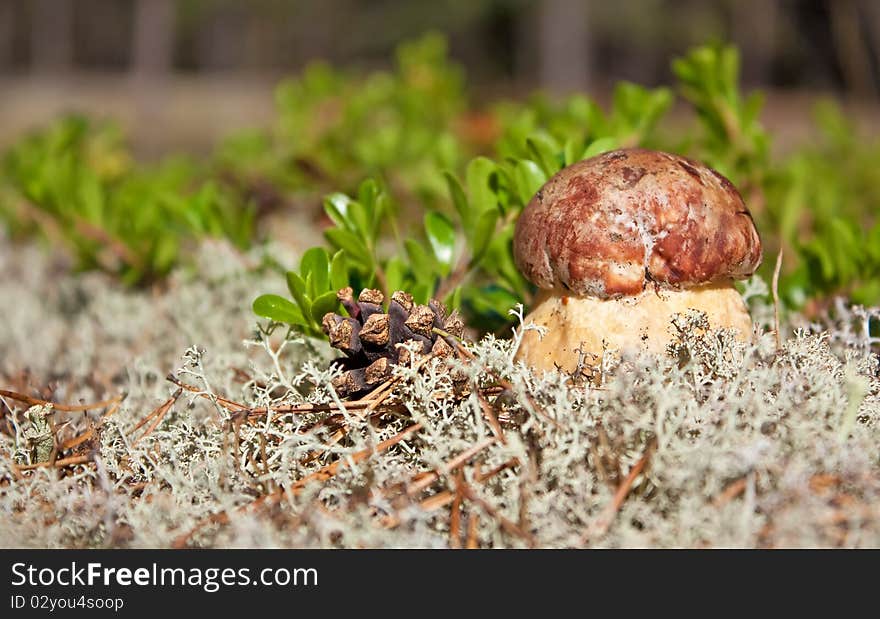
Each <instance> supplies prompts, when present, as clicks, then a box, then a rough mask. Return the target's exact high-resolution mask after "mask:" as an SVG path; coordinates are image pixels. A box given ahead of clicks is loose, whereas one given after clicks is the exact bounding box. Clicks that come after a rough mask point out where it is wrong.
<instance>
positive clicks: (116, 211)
mask: <svg viewBox="0 0 880 619" xmlns="http://www.w3.org/2000/svg"><path fill="white" fill-rule="evenodd" d="M130 161H131V157H130V156H129V154H128V152H127V151H126V150H125V148H124V145H123V143H122V139H121V136H120V134H119V132H118V130H117V129H116V128H115V127H113V126H110V125H93V124H91V123H89V122H88V121H87V120H85V119H83V118H79V117H70V118H65V119H62V120H60V121H59V122H57V123H55V124H54V125H53V126H51V127H49V128H48V129H46V130H43V131H40V132H37V133H34V134H32V135H30V136H29V137H27V138H25V139H24V140H22V141H21V142H19V143H18V144H16V145H15V146H14V147H13V148H12V149H11V150H10V151H9V152H8V153H6V156H5V157H4V159H3V172H4V175H3V189H2V193H0V213H2V216H3V218H4V219H5V220H6V221H7V222H8V224H9V227H10V229H11V230H12V231H13V233H18V234H25V233H29V232H30V233H34V232H37V231H39V232H40V233H42V235H43V236H44V237H45V238H46V240H47V241H48V242H49V243H50V244H51V245H53V246H55V247H56V248H59V249H65V250H68V251H69V252H70V253H71V254H72V255H73V256H74V258H75V260H76V264H77V266H78V267H79V268H82V269H94V268H97V269H102V270H105V271H108V272H111V273H114V274H117V275H119V276H120V277H121V278H122V280H123V281H124V282H126V283H132V284H133V283H138V282H142V281H145V280H149V279H152V278H155V277H158V276H162V275H164V274H166V273H167V272H168V271H169V269H170V268H171V267H172V266H173V265H174V263H175V262H176V261H177V259H178V257H179V255H180V253H181V250H182V249H183V248H184V246H185V245H186V244H187V243H189V242H191V241H192V240H195V239H197V238H200V237H207V236H213V237H224V238H228V239H230V240H232V241H234V242H235V243H236V244H237V245H239V246H242V247H243V246H246V245H247V244H248V243H249V242H250V240H251V235H252V229H253V228H252V224H253V218H252V209H249V208H244V207H242V206H241V205H240V204H239V203H237V202H236V201H234V200H233V197H232V196H231V195H230V194H228V193H224V192H223V191H222V190H221V189H220V187H219V186H218V185H217V184H216V183H212V182H205V183H199V182H198V181H197V173H196V168H195V166H194V165H193V164H191V163H190V162H188V161H186V160H184V159H168V160H166V161H164V162H162V163H161V164H159V165H158V166H155V167H152V168H149V167H143V166H139V167H135V166H132V165H131V163H130Z"/></svg>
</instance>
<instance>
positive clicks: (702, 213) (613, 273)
mask: <svg viewBox="0 0 880 619" xmlns="http://www.w3.org/2000/svg"><path fill="white" fill-rule="evenodd" d="M513 251H514V258H515V261H516V265H517V267H518V268H519V270H520V272H521V273H522V274H523V275H524V276H525V277H526V278H527V279H528V280H529V281H531V282H532V283H533V284H535V285H536V286H538V288H539V289H540V290H539V292H538V294H537V295H536V297H535V299H534V304H533V307H532V309H531V312H530V314H529V315H528V316H527V317H526V321H530V322H532V323H534V324H536V325H540V326H544V327H547V331H546V333H545V335H544V336H543V337H541V336H540V335H539V334H538V333H537V332H536V331H535V330H528V331H526V333H525V334H524V337H523V340H522V344H521V345H520V348H519V351H518V352H517V359H519V360H522V361H523V362H525V363H526V364H527V365H529V366H531V367H532V368H534V369H537V370H550V369H554V368H557V367H558V368H559V369H561V370H564V371H567V372H573V371H575V370H576V369H577V368H578V367H579V363H583V361H584V360H585V359H586V360H587V362H589V360H590V355H594V356H595V357H594V358H596V359H598V358H600V357H601V355H602V354H603V353H604V351H606V350H618V351H621V352H622V351H624V350H631V349H642V350H648V351H652V352H662V351H663V350H664V349H665V346H666V344H667V343H668V341H669V339H670V335H669V329H670V322H671V320H672V317H673V315H674V314H676V313H684V312H686V311H687V310H688V309H691V308H692V309H696V310H700V311H702V312H705V313H706V315H707V317H708V320H709V324H710V326H711V327H713V328H720V327H729V328H733V329H735V330H736V331H737V336H738V337H739V338H740V339H748V338H749V337H751V333H752V322H751V318H750V317H749V314H748V310H747V308H746V305H745V303H744V302H743V300H742V298H741V297H740V295H739V293H738V292H737V290H736V288H734V285H733V281H734V280H735V279H744V278H746V277H748V276H749V275H751V274H752V273H754V271H755V269H757V267H758V265H759V264H760V263H761V239H760V237H759V236H758V231H757V230H756V228H755V223H754V221H753V220H752V216H751V213H749V210H748V208H746V205H745V204H744V203H743V199H742V197H741V196H740V194H739V192H738V191H737V190H736V188H735V187H734V186H733V184H732V183H731V182H730V181H729V180H727V179H726V178H725V177H724V176H722V175H721V174H719V173H718V172H716V171H715V170H712V169H710V168H708V167H706V166H705V165H703V164H701V163H698V162H696V161H693V160H691V159H687V158H684V157H680V156H677V155H672V154H669V153H664V152H658V151H651V150H642V149H622V150H616V151H611V152H607V153H604V154H602V155H599V156H597V157H593V158H591V159H585V160H583V161H580V162H578V163H575V164H573V165H571V166H569V167H567V168H565V169H563V170H561V171H560V172H558V173H557V174H556V175H554V176H553V177H552V178H551V179H550V180H548V181H547V183H545V184H544V186H543V187H542V188H541V189H540V190H539V191H538V192H537V194H535V196H534V197H533V198H532V199H531V201H530V202H529V204H528V205H527V206H526V208H525V209H524V210H523V212H522V214H521V215H520V218H519V220H518V221H517V224H516V231H515V234H514V240H513Z"/></svg>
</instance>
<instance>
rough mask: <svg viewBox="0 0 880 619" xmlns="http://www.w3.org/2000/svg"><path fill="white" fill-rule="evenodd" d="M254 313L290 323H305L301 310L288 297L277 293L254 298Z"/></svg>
mask: <svg viewBox="0 0 880 619" xmlns="http://www.w3.org/2000/svg"><path fill="white" fill-rule="evenodd" d="M253 310H254V314H256V315H257V316H262V317H263V318H268V319H270V320H274V321H275V322H284V323H287V324H290V325H305V324H306V321H305V320H304V319H303V315H302V312H301V311H300V309H299V308H298V307H297V306H296V305H294V304H293V303H292V302H291V301H289V300H288V299H285V298H284V297H280V296H278V295H277V294H264V295H261V296H259V297H257V298H256V299H254V304H253Z"/></svg>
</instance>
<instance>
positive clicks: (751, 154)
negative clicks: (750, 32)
mask: <svg viewBox="0 0 880 619" xmlns="http://www.w3.org/2000/svg"><path fill="white" fill-rule="evenodd" d="M673 70H674V73H675V75H676V77H677V78H678V90H679V92H680V93H681V96H682V97H683V98H684V99H685V100H686V101H687V102H689V103H690V104H691V105H692V106H693V109H694V111H695V112H696V122H695V123H693V124H692V125H691V126H690V127H689V129H688V130H687V131H686V132H684V133H683V134H677V135H676V137H674V138H669V137H664V136H663V135H662V134H661V132H660V131H659V129H660V128H662V124H663V119H664V114H665V113H666V111H667V110H668V109H669V107H670V106H671V104H672V101H673V99H672V94H671V91H670V90H668V89H666V88H659V89H655V90H648V89H644V88H642V87H639V86H637V85H634V84H629V83H622V84H619V85H618V86H617V87H616V89H615V91H614V96H613V99H612V106H611V108H610V109H609V110H608V111H607V112H603V110H602V109H601V108H600V107H599V106H598V105H597V104H596V103H595V102H594V101H592V100H590V99H589V98H587V97H585V96H582V95H577V96H574V97H570V98H568V99H565V100H563V101H561V102H558V103H557V102H554V101H552V100H550V99H548V98H546V97H542V96H536V97H533V98H532V99H531V100H530V101H528V102H527V103H525V104H514V103H509V104H505V105H502V106H499V108H498V110H497V114H498V117H499V118H500V119H501V124H502V126H503V132H502V135H501V137H500V138H499V140H498V142H497V144H496V159H494V160H493V159H489V158H485V157H479V158H477V159H474V160H472V161H471V162H470V163H469V164H468V165H467V166H466V173H465V180H464V182H461V181H460V180H459V179H458V178H457V176H456V175H455V174H453V173H452V172H449V171H447V172H446V179H447V182H448V197H447V200H448V201H449V202H451V203H452V205H453V207H454V208H453V209H452V210H451V211H450V210H449V209H444V208H443V206H442V204H440V205H437V204H434V203H428V202H425V203H423V204H422V210H423V212H424V225H423V228H422V229H421V230H418V229H416V230H413V231H412V233H411V234H412V236H410V237H407V238H405V239H404V240H403V241H402V242H401V241H400V240H399V238H396V240H395V242H394V244H393V245H394V250H393V251H390V252H387V253H385V254H381V253H378V252H377V248H379V247H380V246H382V243H381V242H380V239H379V237H378V236H377V233H378V231H379V228H371V229H370V230H369V231H367V230H366V229H365V228H364V227H363V226H360V225H359V224H358V223H357V221H358V220H359V219H364V218H367V219H371V218H373V217H374V216H377V217H378V219H376V220H375V221H379V220H381V219H382V218H384V217H385V216H386V215H387V216H388V217H390V218H393V216H394V212H395V211H394V209H393V208H389V207H387V206H386V207H384V210H383V211H382V214H381V215H376V214H375V213H374V212H373V211H372V210H371V208H372V207H371V206H370V204H369V203H366V204H364V203H363V201H361V202H357V201H354V200H351V199H349V198H346V197H344V196H340V195H338V194H335V195H334V196H331V198H329V199H328V202H327V205H326V210H327V213H328V215H329V216H330V218H331V219H332V220H333V222H334V224H335V226H336V227H334V228H331V229H330V230H328V231H327V232H326V236H327V239H328V241H329V242H330V244H331V245H332V246H333V248H334V250H338V251H341V252H343V254H342V255H344V256H346V257H347V258H346V260H347V263H348V264H351V265H358V268H357V269H355V270H354V272H352V273H351V274H350V279H349V282H348V283H349V284H351V285H353V286H354V287H355V288H358V287H359V286H378V287H380V288H383V289H384V290H385V291H386V292H387V291H389V290H394V289H397V288H399V287H401V286H404V287H407V288H408V289H412V291H413V292H414V293H415V295H416V297H417V299H427V298H428V297H430V296H432V295H437V296H439V297H441V298H443V299H444V300H445V301H446V302H447V303H448V304H450V305H452V306H453V307H456V308H459V307H460V308H462V309H463V310H464V311H465V314H466V316H467V319H468V322H469V323H470V324H471V325H473V326H475V327H477V328H479V329H483V330H497V329H499V328H501V327H503V325H504V323H505V321H506V320H507V315H506V311H507V309H509V308H510V307H511V306H512V305H513V304H515V303H517V302H526V303H527V302H528V300H529V296H530V287H529V285H528V284H527V282H525V281H524V280H523V279H522V277H521V276H520V275H519V274H518V273H517V272H516V269H515V267H514V265H513V258H512V254H511V251H512V248H511V239H512V234H513V226H514V224H515V221H516V218H517V216H518V214H519V212H520V210H521V209H522V208H523V207H524V206H525V204H527V203H528V201H529V200H530V199H531V197H532V195H533V194H534V193H535V192H536V191H537V189H538V188H539V187H540V186H541V185H542V184H543V183H544V182H546V181H547V179H548V178H549V177H550V176H552V175H553V174H554V173H556V172H557V171H559V170H560V169H561V168H562V167H564V166H567V165H570V164H572V163H574V162H576V161H579V160H581V159H584V158H587V157H591V156H593V155H596V154H599V153H601V152H604V151H607V150H611V149H613V148H618V147H629V146H643V147H653V148H660V149H664V150H670V151H674V152H681V153H683V154H686V155H689V156H692V157H695V158H698V159H701V160H703V161H706V162H707V163H708V164H709V165H711V166H713V167H715V168H716V169H718V170H719V171H721V172H722V173H724V174H725V175H727V176H728V177H730V178H731V179H732V180H733V181H734V183H735V184H737V186H738V187H739V188H740V189H741V191H742V193H743V195H744V197H745V199H746V202H747V203H748V204H749V205H750V207H751V209H752V211H753V214H754V216H755V218H756V220H757V222H758V228H759V230H761V232H762V235H763V236H764V240H765V247H766V251H767V253H769V254H773V253H775V252H776V251H777V249H778V248H779V247H780V246H781V245H782V244H784V245H785V246H786V247H787V248H788V254H787V256H788V258H787V260H786V263H785V264H786V267H787V268H786V269H785V275H784V277H783V279H782V282H781V292H782V295H783V299H784V300H785V301H786V302H787V303H788V304H789V305H790V306H792V307H800V306H802V305H803V304H804V303H805V302H806V301H807V300H808V299H810V298H813V297H815V298H817V299H819V300H821V299H827V298H830V297H831V296H833V295H834V294H840V293H849V294H851V295H852V296H853V299H854V300H856V301H857V302H862V303H867V304H872V303H877V302H878V301H880V278H878V277H877V273H880V261H878V258H877V256H878V249H877V248H878V247H880V243H878V241H880V222H877V223H875V222H874V216H873V213H874V212H876V210H877V202H876V200H877V193H878V192H877V190H876V186H877V184H876V182H874V181H875V175H876V172H875V170H876V169H877V167H876V162H877V157H878V156H880V151H878V150H877V147H876V145H861V144H860V143H859V142H858V140H857V138H856V134H855V131H854V129H853V128H852V127H850V126H848V125H847V123H845V122H844V121H843V119H842V117H841V116H840V115H839V113H837V112H834V111H833V110H834V108H829V107H826V108H822V109H821V110H820V111H821V115H820V118H819V126H820V128H821V130H822V134H823V136H824V137H823V140H822V142H821V143H820V145H819V146H818V147H816V148H813V149H804V150H802V151H801V152H797V153H795V154H794V155H792V156H789V157H787V158H784V159H782V160H780V161H774V160H772V159H771V157H770V142H771V140H770V136H769V135H768V134H767V132H766V131H765V130H764V129H763V127H762V126H761V124H760V122H759V120H758V117H759V114H760V111H761V107H762V96H761V95H760V93H754V94H752V95H750V96H748V97H746V96H743V95H742V93H741V92H740V89H739V84H738V79H739V58H738V54H737V52H736V50H735V49H733V48H730V47H723V46H719V45H713V46H705V47H700V48H697V49H695V50H693V51H691V52H690V53H688V54H687V55H685V56H684V57H682V58H679V59H677V60H675V61H674V62H673ZM681 135H683V137H680V136H681ZM377 186H380V185H378V184H375V185H370V187H374V188H375V187H377ZM370 191H375V189H371V190H370ZM362 193H363V188H362ZM379 195H384V194H382V193H381V192H380V194H379ZM389 199H390V198H389ZM349 211H350V212H351V214H352V215H351V218H349V217H348V216H345V215H343V214H344V213H346V212H349ZM371 220H372V219H371ZM390 229H391V230H393V231H394V232H395V234H396V235H397V237H399V231H400V229H403V230H406V229H407V228H406V226H404V225H403V223H402V222H400V224H399V225H395V223H394V221H393V220H392V224H391V226H390ZM773 262H774V261H773V260H765V261H764V265H763V267H762V273H763V274H764V276H765V277H766V279H768V280H769V279H770V276H771V275H772V268H773ZM389 273H390V279H391V280H392V284H393V285H390V286H389V282H388V281H387V279H389V276H388V275H387V274H389ZM374 275H375V277H374ZM306 276H307V274H303V277H306ZM327 292H328V293H329V291H327ZM266 309H268V308H266V307H263V310H266ZM258 313H260V314H261V315H263V316H265V317H269V318H272V319H275V320H283V318H282V316H281V315H280V314H278V313H273V312H272V311H271V310H269V311H260V312H258Z"/></svg>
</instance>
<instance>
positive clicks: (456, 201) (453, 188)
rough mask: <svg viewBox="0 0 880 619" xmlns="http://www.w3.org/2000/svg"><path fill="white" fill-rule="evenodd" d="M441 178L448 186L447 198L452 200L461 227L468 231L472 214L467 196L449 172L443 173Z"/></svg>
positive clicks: (471, 221)
mask: <svg viewBox="0 0 880 619" xmlns="http://www.w3.org/2000/svg"><path fill="white" fill-rule="evenodd" d="M443 177H444V178H445V179H446V184H447V185H448V186H449V196H450V197H451V198H452V205H453V206H454V207H455V210H456V212H457V213H458V217H459V219H461V224H462V227H463V228H464V229H465V230H470V229H471V228H472V226H473V221H474V213H473V211H471V207H470V204H468V199H467V196H465V194H464V190H463V189H462V188H461V183H459V182H458V179H457V178H456V177H455V175H454V174H452V173H451V172H444V173H443Z"/></svg>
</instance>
